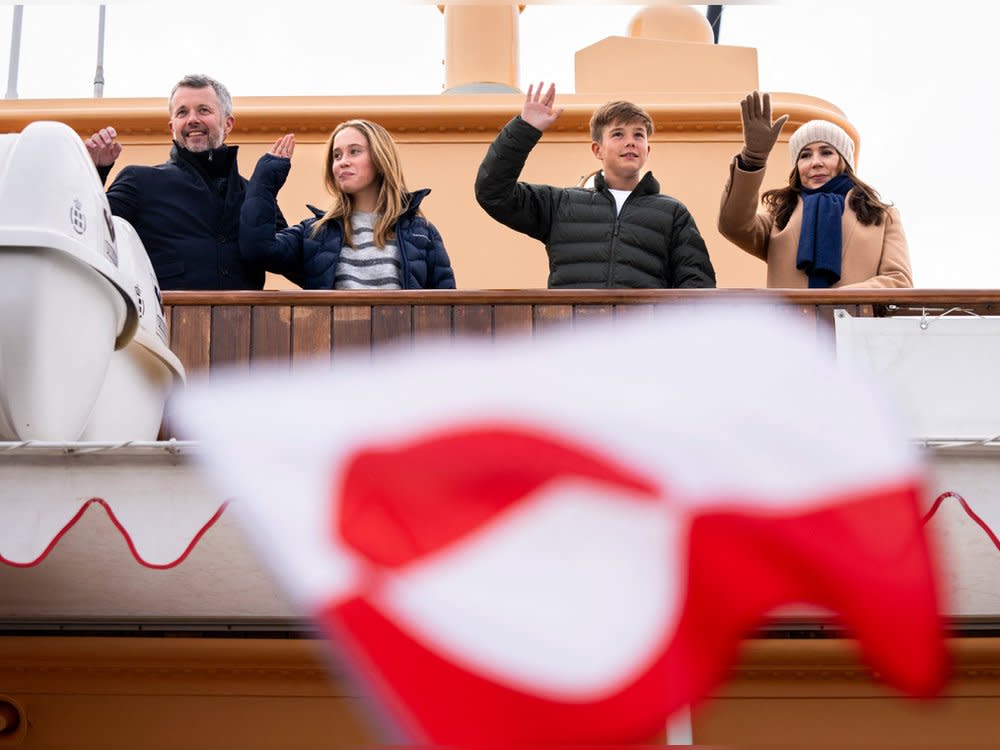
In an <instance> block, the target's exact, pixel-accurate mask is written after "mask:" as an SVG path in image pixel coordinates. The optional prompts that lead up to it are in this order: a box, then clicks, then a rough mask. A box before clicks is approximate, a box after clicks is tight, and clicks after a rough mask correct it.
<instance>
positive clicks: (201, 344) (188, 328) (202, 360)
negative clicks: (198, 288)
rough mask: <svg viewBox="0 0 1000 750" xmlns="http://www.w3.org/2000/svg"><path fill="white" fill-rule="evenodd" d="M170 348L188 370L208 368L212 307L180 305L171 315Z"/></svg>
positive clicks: (209, 361) (194, 370)
mask: <svg viewBox="0 0 1000 750" xmlns="http://www.w3.org/2000/svg"><path fill="white" fill-rule="evenodd" d="M171 321H172V323H173V326H172V327H171V329H170V348H171V349H172V350H173V352H174V354H176V355H177V358H178V359H179V360H180V361H181V364H183V365H184V369H185V370H187V371H188V372H196V371H198V370H207V369H208V367H209V364H210V363H211V354H210V352H211V350H210V344H211V341H212V308H211V307H209V306H208V305H194V306H191V307H178V308H177V309H176V310H174V311H173V315H172V316H171Z"/></svg>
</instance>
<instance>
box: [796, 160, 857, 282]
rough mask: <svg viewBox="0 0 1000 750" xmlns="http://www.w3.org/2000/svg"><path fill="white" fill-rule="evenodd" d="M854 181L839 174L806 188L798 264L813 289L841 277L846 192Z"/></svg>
mask: <svg viewBox="0 0 1000 750" xmlns="http://www.w3.org/2000/svg"><path fill="white" fill-rule="evenodd" d="M852 187H854V182H852V181H851V178H850V177H848V176H847V175H846V174H839V175H837V176H836V177H834V178H833V179H832V180H830V181H829V182H827V183H826V184H824V185H821V186H820V187H818V188H816V189H815V190H808V189H806V188H802V233H801V234H800V235H799V251H798V254H797V255H796V256H795V267H796V268H798V269H799V270H800V271H805V273H806V275H807V276H808V277H809V288H810V289H828V288H829V287H831V286H833V285H834V284H836V283H837V282H838V281H840V264H841V259H842V257H843V237H842V233H841V231H840V221H841V218H842V217H843V215H844V196H845V195H847V194H848V193H849V192H850V190H851V188H852Z"/></svg>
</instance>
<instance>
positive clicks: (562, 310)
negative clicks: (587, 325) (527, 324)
mask: <svg viewBox="0 0 1000 750" xmlns="http://www.w3.org/2000/svg"><path fill="white" fill-rule="evenodd" d="M532 317H533V322H534V331H535V336H536V337H538V336H545V335H546V334H549V333H552V332H553V331H558V330H560V329H563V328H567V327H568V326H569V325H570V324H571V323H572V322H573V305H535V310H534V314H533V316H532Z"/></svg>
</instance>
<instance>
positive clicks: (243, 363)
mask: <svg viewBox="0 0 1000 750" xmlns="http://www.w3.org/2000/svg"><path fill="white" fill-rule="evenodd" d="M180 309H183V308H180ZM209 362H210V367H211V368H212V370H213V371H214V370H215V368H217V367H231V368H233V369H235V370H237V371H243V372H247V371H249V369H250V307H249V305H217V306H215V307H213V308H212V327H211V341H210V345H209Z"/></svg>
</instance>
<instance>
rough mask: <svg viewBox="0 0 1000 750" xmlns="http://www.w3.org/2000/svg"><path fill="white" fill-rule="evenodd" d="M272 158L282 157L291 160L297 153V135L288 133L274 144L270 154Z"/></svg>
mask: <svg viewBox="0 0 1000 750" xmlns="http://www.w3.org/2000/svg"><path fill="white" fill-rule="evenodd" d="M268 153H269V154H271V156H280V157H281V158H282V159H291V158H292V154H293V153H295V133H286V134H285V135H283V136H281V138H279V139H278V140H276V141H275V142H274V145H273V146H271V150H270V151H269V152H268Z"/></svg>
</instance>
